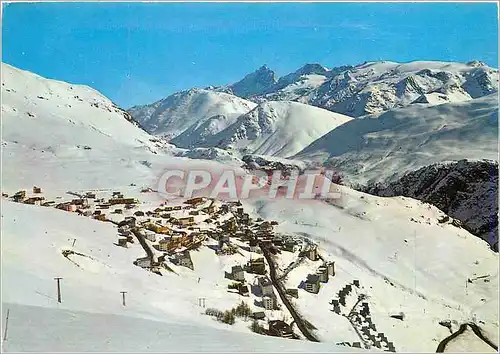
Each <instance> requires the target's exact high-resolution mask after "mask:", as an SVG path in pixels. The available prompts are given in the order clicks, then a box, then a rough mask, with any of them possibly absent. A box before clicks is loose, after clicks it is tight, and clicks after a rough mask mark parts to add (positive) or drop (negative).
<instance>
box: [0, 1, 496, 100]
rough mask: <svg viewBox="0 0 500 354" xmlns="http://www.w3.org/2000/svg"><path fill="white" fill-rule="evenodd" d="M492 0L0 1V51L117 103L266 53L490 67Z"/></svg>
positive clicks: (283, 68) (282, 62) (231, 70)
mask: <svg viewBox="0 0 500 354" xmlns="http://www.w3.org/2000/svg"><path fill="white" fill-rule="evenodd" d="M497 26H498V20H497V6H496V4H494V3H373V4H370V3H239V4H237V3H24V4H23V3H13V4H8V5H5V4H4V8H3V26H2V32H3V33H2V39H3V43H2V44H3V46H2V54H3V58H2V60H3V61H4V62H6V63H9V64H11V65H14V66H16V67H19V68H22V69H25V70H30V71H33V72H35V73H37V74H39V75H42V76H46V77H50V78H54V79H58V80H63V81H68V82H72V83H81V84H87V85H90V86H92V87H94V88H96V89H97V90H99V91H101V92H102V93H104V94H105V95H106V96H108V97H109V98H111V99H112V100H113V101H114V102H116V103H117V104H119V105H121V106H122V107H125V108H128V107H130V106H131V105H134V104H142V103H150V102H153V101H155V100H157V99H160V98H162V97H165V96H167V95H169V94H171V93H173V92H175V91H178V90H181V89H187V88H191V87H205V86H208V85H220V84H226V83H232V82H234V81H237V80H238V79H240V78H242V77H243V76H244V75H245V74H247V73H249V72H251V71H253V70H255V69H256V68H258V67H259V66H261V65H263V64H267V65H268V66H269V67H270V68H271V69H273V70H275V71H276V73H277V74H278V75H280V76H281V75H284V74H286V73H288V72H290V71H294V70H296V69H298V68H299V67H300V66H302V65H303V64H305V63H313V62H318V63H321V64H323V65H325V66H327V67H333V66H338V65H345V64H351V65H355V64H358V63H362V62H364V61H372V60H393V61H402V62H406V61H412V60H443V61H469V60H472V59H477V60H481V61H484V62H486V63H487V64H488V65H490V66H493V67H498V35H497V33H498V27H497Z"/></svg>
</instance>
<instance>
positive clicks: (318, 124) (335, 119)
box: [208, 102, 351, 157]
mask: <svg viewBox="0 0 500 354" xmlns="http://www.w3.org/2000/svg"><path fill="white" fill-rule="evenodd" d="M350 120H351V118H349V117H346V116H343V115H340V114H336V113H332V112H328V111H326V110H324V109H320V108H317V107H312V106H309V105H305V104H301V103H297V102H264V103H262V104H260V105H259V106H258V107H256V108H255V109H253V110H252V111H250V112H249V113H247V114H245V115H242V116H241V117H239V118H238V120H237V121H236V122H235V123H234V124H232V125H231V126H229V127H228V128H227V129H226V130H224V131H222V132H220V133H219V134H216V135H214V136H212V137H211V138H210V139H209V140H208V144H211V145H212V146H218V147H223V148H235V149H244V151H245V152H247V153H254V154H261V155H272V156H280V157H286V156H290V155H293V154H295V153H297V152H299V151H300V150H301V149H303V148H304V147H305V146H307V145H308V144H309V143H311V142H312V141H314V140H315V139H317V138H319V137H321V136H322V135H323V134H326V133H327V132H329V131H330V130H332V129H334V128H335V127H337V126H339V125H341V124H344V123H345V122H348V121H350Z"/></svg>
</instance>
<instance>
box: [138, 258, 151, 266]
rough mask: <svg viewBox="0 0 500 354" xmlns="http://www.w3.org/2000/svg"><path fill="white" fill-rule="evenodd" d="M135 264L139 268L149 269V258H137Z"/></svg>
mask: <svg viewBox="0 0 500 354" xmlns="http://www.w3.org/2000/svg"><path fill="white" fill-rule="evenodd" d="M135 262H136V265H138V266H139V267H141V268H150V267H151V258H149V257H143V258H138V259H137V260H136V261H135Z"/></svg>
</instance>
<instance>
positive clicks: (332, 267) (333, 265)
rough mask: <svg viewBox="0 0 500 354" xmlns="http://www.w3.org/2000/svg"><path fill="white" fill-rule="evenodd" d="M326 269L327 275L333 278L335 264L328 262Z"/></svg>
mask: <svg viewBox="0 0 500 354" xmlns="http://www.w3.org/2000/svg"><path fill="white" fill-rule="evenodd" d="M326 267H327V268H328V275H331V276H332V277H333V276H334V275H335V262H329V263H328V264H327V265H326Z"/></svg>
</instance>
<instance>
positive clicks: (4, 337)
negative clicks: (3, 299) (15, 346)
mask: <svg viewBox="0 0 500 354" xmlns="http://www.w3.org/2000/svg"><path fill="white" fill-rule="evenodd" d="M9 313H10V309H8V310H7V317H6V318H5V331H4V332H3V340H4V342H5V341H6V340H7V327H8V326H9Z"/></svg>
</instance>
